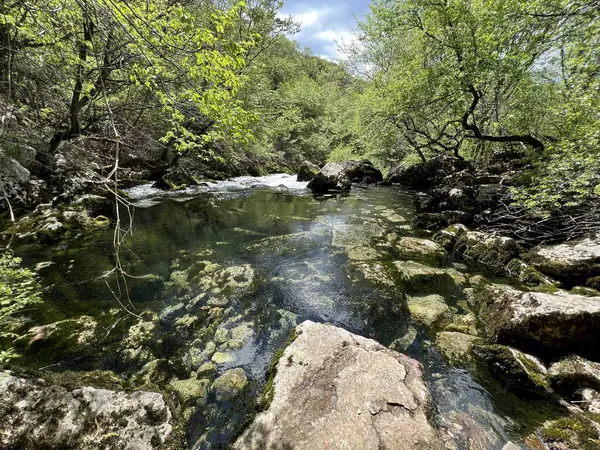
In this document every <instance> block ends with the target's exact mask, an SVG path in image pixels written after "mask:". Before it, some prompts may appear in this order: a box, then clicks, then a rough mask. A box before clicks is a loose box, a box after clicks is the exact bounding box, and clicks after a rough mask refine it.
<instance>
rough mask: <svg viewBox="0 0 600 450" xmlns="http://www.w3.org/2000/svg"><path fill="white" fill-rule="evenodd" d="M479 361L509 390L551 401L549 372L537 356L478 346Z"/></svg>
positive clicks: (507, 349) (476, 346)
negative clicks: (549, 398)
mask: <svg viewBox="0 0 600 450" xmlns="http://www.w3.org/2000/svg"><path fill="white" fill-rule="evenodd" d="M473 354H474V355H475V357H476V361H477V362H478V363H480V364H479V365H480V367H481V368H483V369H484V370H485V371H486V372H487V373H488V374H489V375H491V377H492V378H493V379H495V380H499V381H500V383H501V384H502V385H503V386H504V387H505V388H506V389H508V390H510V391H513V392H515V393H519V394H524V395H528V396H532V397H550V396H553V395H554V393H553V391H552V388H551V387H550V382H549V380H548V377H547V373H546V369H545V367H544V366H543V365H542V363H541V362H540V361H539V360H538V359H537V358H535V357H534V356H531V355H527V354H525V353H523V352H520V351H519V350H516V349H514V348H511V347H507V346H504V345H485V344H476V345H474V346H473Z"/></svg>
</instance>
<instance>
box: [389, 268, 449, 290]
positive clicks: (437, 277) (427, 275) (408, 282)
mask: <svg viewBox="0 0 600 450" xmlns="http://www.w3.org/2000/svg"><path fill="white" fill-rule="evenodd" d="M394 266H395V267H396V269H397V270H398V274H399V281H400V282H402V284H403V285H404V286H405V287H406V288H408V289H409V290H413V291H425V292H431V291H433V292H448V291H456V290H457V289H458V288H457V286H456V283H455V282H454V279H453V278H452V277H451V276H450V275H449V274H448V272H446V271H445V270H443V269H438V268H435V267H430V266H426V265H424V264H420V263H418V262H415V261H394Z"/></svg>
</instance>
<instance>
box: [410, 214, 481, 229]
mask: <svg viewBox="0 0 600 450" xmlns="http://www.w3.org/2000/svg"><path fill="white" fill-rule="evenodd" d="M473 222H474V220H473V214H471V213H468V212H464V211H444V212H439V213H421V214H417V216H416V217H415V218H414V219H413V221H412V225H413V227H415V228H421V229H423V230H430V231H439V230H442V229H444V228H446V227H448V226H451V225H452V224H457V223H460V224H463V225H466V226H471V225H473Z"/></svg>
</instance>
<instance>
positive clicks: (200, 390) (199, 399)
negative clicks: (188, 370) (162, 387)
mask: <svg viewBox="0 0 600 450" xmlns="http://www.w3.org/2000/svg"><path fill="white" fill-rule="evenodd" d="M209 384H210V381H209V380H207V379H200V380H199V379H197V378H189V379H187V380H176V381H172V382H171V383H170V384H169V386H168V387H167V390H168V391H170V392H173V393H175V395H176V396H177V398H178V399H179V401H180V402H181V403H183V404H187V405H193V404H198V403H203V401H204V400H205V399H206V396H207V395H208V385H209Z"/></svg>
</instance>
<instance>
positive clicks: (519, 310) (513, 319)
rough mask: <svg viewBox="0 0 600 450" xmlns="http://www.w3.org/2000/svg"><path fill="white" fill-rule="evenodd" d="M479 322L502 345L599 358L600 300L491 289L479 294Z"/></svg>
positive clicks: (483, 290)
mask: <svg viewBox="0 0 600 450" xmlns="http://www.w3.org/2000/svg"><path fill="white" fill-rule="evenodd" d="M474 301H475V304H476V308H478V309H479V313H478V315H479V320H480V323H481V324H482V326H483V328H484V329H485V330H486V332H487V334H488V335H489V336H490V337H492V338H494V339H497V340H498V341H499V342H500V343H506V344H509V345H514V346H517V347H519V348H523V349H526V350H528V351H531V352H534V353H535V352H541V353H547V354H550V355H553V354H556V353H568V352H573V353H576V354H582V355H590V356H594V355H595V356H598V354H600V351H599V350H598V348H597V347H596V346H591V345H589V343H590V342H598V340H599V339H600V298H599V297H583V296H579V295H570V294H568V293H565V292H558V293H557V294H545V293H541V292H523V291H518V290H516V289H513V288H511V287H509V286H503V285H489V286H486V287H484V288H482V289H481V290H480V291H479V292H476V293H475V296H474Z"/></svg>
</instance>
